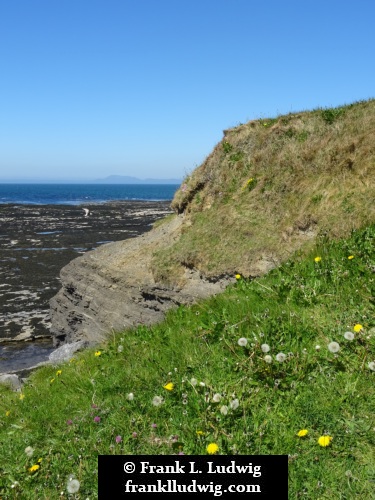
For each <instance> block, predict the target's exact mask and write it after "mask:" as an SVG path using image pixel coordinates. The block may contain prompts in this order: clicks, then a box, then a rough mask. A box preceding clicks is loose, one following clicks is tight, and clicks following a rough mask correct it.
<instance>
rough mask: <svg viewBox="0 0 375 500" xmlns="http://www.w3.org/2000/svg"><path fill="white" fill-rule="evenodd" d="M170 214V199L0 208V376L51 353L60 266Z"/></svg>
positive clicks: (59, 286) (2, 206)
mask: <svg viewBox="0 0 375 500" xmlns="http://www.w3.org/2000/svg"><path fill="white" fill-rule="evenodd" d="M170 212H171V209H170V202H169V201H155V202H152V201H147V202H146V201H118V202H110V203H103V204H87V205H84V206H83V205H79V206H72V205H12V204H5V205H0V263H1V267H0V373H1V372H5V371H7V370H9V368H11V367H12V366H15V365H16V364H17V363H16V361H17V358H18V359H19V360H20V359H21V358H22V357H24V358H25V357H26V359H24V362H23V366H24V365H25V364H27V359H28V357H30V356H31V357H33V356H34V358H35V359H37V357H38V354H37V352H35V351H38V352H39V351H40V350H43V349H45V351H43V354H42V357H46V356H47V355H48V353H49V352H51V351H52V349H53V346H52V342H51V331H50V327H51V320H50V310H49V301H50V300H51V298H52V297H53V296H54V295H55V294H56V293H57V292H58V290H59V289H60V288H61V279H60V270H61V268H63V267H64V266H65V265H66V264H68V263H69V262H70V261H72V260H73V259H75V258H76V257H78V256H79V255H83V254H85V253H86V252H87V251H89V250H93V249H95V248H98V247H100V246H102V245H103V244H105V243H109V242H115V241H119V240H126V239H129V238H134V237H135V236H139V235H141V234H143V233H145V232H147V231H149V230H150V229H151V227H152V225H153V223H154V222H155V221H156V220H158V219H160V218H163V217H165V216H166V215H167V214H168V213H170ZM25 341H27V344H28V346H27V349H26V344H25ZM31 341H33V347H34V349H33V348H32V347H31V344H30V342H31ZM36 342H37V343H38V346H40V348H38V349H35V343H36ZM21 346H23V347H21ZM23 350H24V351H25V352H23ZM27 350H28V351H29V355H30V356H29V355H28V354H27V353H26V351H27ZM21 351H22V352H21ZM25 355H26V356H25ZM9 365H11V366H9Z"/></svg>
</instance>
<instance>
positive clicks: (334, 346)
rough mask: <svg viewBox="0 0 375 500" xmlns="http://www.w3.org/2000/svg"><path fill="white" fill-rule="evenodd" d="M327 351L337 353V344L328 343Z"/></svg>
mask: <svg viewBox="0 0 375 500" xmlns="http://www.w3.org/2000/svg"><path fill="white" fill-rule="evenodd" d="M328 350H329V351H330V352H333V353H336V352H339V350H340V345H339V344H338V343H337V342H330V343H329V344H328Z"/></svg>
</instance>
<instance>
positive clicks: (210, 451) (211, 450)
mask: <svg viewBox="0 0 375 500" xmlns="http://www.w3.org/2000/svg"><path fill="white" fill-rule="evenodd" d="M206 450H207V453H208V454H209V455H214V454H215V453H217V452H218V451H219V447H218V445H217V444H216V443H210V444H209V445H208V446H207V448H206Z"/></svg>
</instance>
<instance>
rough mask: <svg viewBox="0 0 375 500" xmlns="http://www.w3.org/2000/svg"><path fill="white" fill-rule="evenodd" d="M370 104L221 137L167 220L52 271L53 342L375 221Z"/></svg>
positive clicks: (153, 312) (189, 297)
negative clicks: (57, 286)
mask: <svg viewBox="0 0 375 500" xmlns="http://www.w3.org/2000/svg"><path fill="white" fill-rule="evenodd" d="M374 130H375V100H370V101H368V102H362V103H356V104H352V105H349V106H346V107H341V108H336V109H326V110H315V111H311V112H304V113H296V114H290V115H287V116H281V117H278V118H275V119H267V120H257V121H252V122H249V123H247V124H244V125H240V126H238V127H235V128H233V129H231V130H227V131H225V132H224V138H223V140H222V141H221V142H219V144H218V145H217V146H216V147H215V148H214V150H213V151H212V153H211V154H210V155H209V156H208V157H207V158H206V160H205V161H204V162H203V164H202V165H201V166H200V167H198V168H197V169H196V170H195V171H194V172H192V174H191V175H190V176H188V177H187V178H186V179H184V181H183V183H182V185H181V187H180V189H179V190H178V191H177V192H176V194H175V197H174V200H173V202H172V208H173V209H174V210H175V211H176V212H177V214H179V215H176V216H175V217H174V219H172V220H169V221H164V223H163V224H162V225H161V226H159V227H157V228H153V229H152V230H151V231H150V232H149V233H147V234H145V235H143V236H141V237H138V238H134V239H131V240H126V241H123V242H117V243H112V244H108V245H104V246H102V247H100V248H98V249H96V250H94V251H92V252H89V253H86V254H85V255H83V256H82V257H80V258H78V259H76V260H74V261H72V262H71V263H70V264H68V265H67V266H66V267H64V268H63V270H62V271H61V279H62V286H63V288H62V289H61V290H60V292H59V293H58V294H57V296H55V297H54V298H53V299H52V301H51V317H52V318H51V319H52V334H53V335H54V337H55V339H56V343H59V342H61V341H72V340H77V339H85V340H89V341H90V342H97V341H100V340H102V339H104V338H105V337H107V336H108V334H109V333H110V332H111V330H117V331H121V330H123V329H124V328H127V327H131V326H134V325H137V324H151V323H154V322H157V321H160V320H161V319H162V318H163V316H164V313H165V312H166V311H167V310H168V309H169V308H170V307H173V306H176V305H178V304H189V303H192V302H194V301H196V300H198V299H201V298H204V297H207V296H210V295H212V294H215V293H218V292H220V291H221V290H223V289H224V288H225V286H226V285H227V284H228V283H230V281H234V278H233V277H234V275H235V274H236V273H240V274H241V275H243V276H245V277H254V276H259V275H262V274H264V273H266V272H268V271H269V270H270V269H272V268H273V267H275V266H277V265H279V264H280V263H281V262H283V261H285V260H286V259H288V258H289V257H290V256H291V255H292V254H293V253H295V252H296V251H300V252H303V251H304V250H305V249H307V248H308V247H309V246H311V245H312V244H313V243H314V242H315V241H316V240H317V238H319V237H321V236H324V237H330V238H341V237H345V236H348V235H349V234H350V232H351V231H352V230H353V229H357V228H360V227H362V226H364V225H367V224H371V223H373V222H374V220H375V208H374V207H375V198H374V193H375V143H374V141H373V137H374Z"/></svg>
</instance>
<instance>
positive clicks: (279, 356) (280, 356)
mask: <svg viewBox="0 0 375 500" xmlns="http://www.w3.org/2000/svg"><path fill="white" fill-rule="evenodd" d="M285 360H286V355H285V354H284V353H283V352H279V353H278V354H276V361H278V362H279V363H282V362H283V361H285Z"/></svg>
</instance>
